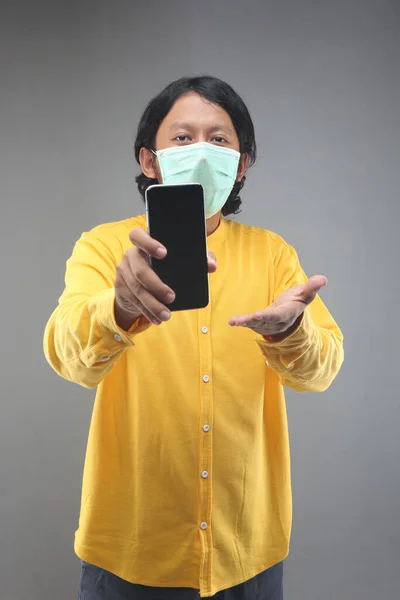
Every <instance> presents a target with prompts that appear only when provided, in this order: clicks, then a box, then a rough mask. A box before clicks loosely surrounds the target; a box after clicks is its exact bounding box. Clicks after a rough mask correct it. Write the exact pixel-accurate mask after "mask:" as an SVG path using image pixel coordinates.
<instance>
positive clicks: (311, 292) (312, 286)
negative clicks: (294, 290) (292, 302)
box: [300, 275, 328, 304]
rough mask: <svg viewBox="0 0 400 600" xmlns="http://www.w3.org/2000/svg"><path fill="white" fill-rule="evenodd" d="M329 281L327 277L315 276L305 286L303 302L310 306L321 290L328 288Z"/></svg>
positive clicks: (302, 292)
mask: <svg viewBox="0 0 400 600" xmlns="http://www.w3.org/2000/svg"><path fill="white" fill-rule="evenodd" d="M327 283H328V279H327V278H326V277H325V275H313V276H312V277H310V279H309V280H308V281H307V282H306V283H305V284H304V287H303V290H302V291H301V293H300V296H301V297H302V301H303V302H305V303H306V304H310V302H312V301H313V300H314V298H315V296H316V295H317V294H318V292H319V290H320V289H321V288H323V287H325V286H326V284H327Z"/></svg>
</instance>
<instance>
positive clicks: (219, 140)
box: [213, 135, 227, 144]
mask: <svg viewBox="0 0 400 600" xmlns="http://www.w3.org/2000/svg"><path fill="white" fill-rule="evenodd" d="M213 141H214V142H215V143H216V144H226V143H227V140H226V139H225V138H223V137H221V136H220V135H217V136H215V138H213Z"/></svg>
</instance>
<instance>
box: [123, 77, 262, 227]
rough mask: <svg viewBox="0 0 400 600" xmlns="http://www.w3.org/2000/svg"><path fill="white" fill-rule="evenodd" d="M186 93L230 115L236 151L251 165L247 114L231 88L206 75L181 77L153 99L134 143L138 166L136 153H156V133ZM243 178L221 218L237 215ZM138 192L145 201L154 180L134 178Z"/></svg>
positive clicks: (253, 147) (250, 124)
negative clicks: (236, 144)
mask: <svg viewBox="0 0 400 600" xmlns="http://www.w3.org/2000/svg"><path fill="white" fill-rule="evenodd" d="M188 92H196V93H197V94H199V95H200V96H203V97H204V98H206V99H207V100H209V101H210V102H213V103H214V104H218V105H219V106H221V108H223V109H224V110H226V112H227V113H228V114H229V116H230V118H231V120H232V123H233V126H234V127H235V130H236V133H237V136H238V138H239V148H240V152H241V154H248V156H249V162H248V166H249V167H250V166H251V165H253V164H254V162H255V160H256V155H257V147H256V140H255V135H254V125H253V121H252V120H251V116H250V113H249V111H248V109H247V107H246V105H245V103H244V102H243V100H242V99H241V98H240V96H239V95H238V94H237V93H236V92H235V90H234V89H232V88H231V86H230V85H228V84H227V83H225V82H224V81H221V80H220V79H217V78H216V77H211V76H209V75H203V76H201V77H183V78H181V79H178V80H177V81H174V82H172V83H170V84H169V85H167V87H166V88H164V89H163V91H162V92H161V93H160V94H158V96H156V97H155V98H153V99H152V100H151V101H150V102H149V104H148V105H147V108H146V110H145V111H144V113H143V115H142V118H141V119H140V122H139V126H138V130H137V135H136V140H135V146H134V148H135V158H136V160H137V162H138V163H139V164H140V162H139V152H140V149H141V148H147V149H148V150H155V139H156V135H157V131H158V129H159V127H160V125H161V123H162V121H163V120H164V119H165V117H166V116H167V114H168V113H169V111H170V110H171V108H172V105H173V104H174V103H175V102H176V100H177V99H178V98H179V97H180V96H182V95H183V94H186V93H188ZM245 179H246V177H245V176H244V177H243V178H242V180H241V181H236V182H235V185H234V186H233V188H232V191H231V193H230V195H229V198H228V199H227V201H226V202H225V204H224V206H223V208H222V214H223V215H224V216H227V215H231V214H237V213H238V212H239V209H240V205H241V204H242V201H241V199H240V196H239V192H240V190H241V189H242V187H243V185H244V182H245ZM136 183H137V184H138V189H139V192H140V194H141V196H142V198H143V199H144V197H145V191H146V189H147V188H148V187H149V186H150V185H153V184H154V183H157V180H156V179H152V178H150V177H147V176H146V175H145V174H144V173H140V175H138V176H137V177H136Z"/></svg>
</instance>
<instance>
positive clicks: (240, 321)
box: [228, 307, 284, 327]
mask: <svg viewBox="0 0 400 600" xmlns="http://www.w3.org/2000/svg"><path fill="white" fill-rule="evenodd" d="M228 323H229V325H232V326H234V327H259V326H260V325H261V324H264V325H267V324H269V325H270V326H271V327H276V326H281V327H282V324H283V323H284V318H283V316H282V315H281V314H280V312H279V311H278V310H277V309H275V308H272V307H271V308H267V309H265V310H259V311H257V312H255V313H253V314H251V315H241V316H237V317H231V318H230V319H229V321H228Z"/></svg>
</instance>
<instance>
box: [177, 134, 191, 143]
mask: <svg viewBox="0 0 400 600" xmlns="http://www.w3.org/2000/svg"><path fill="white" fill-rule="evenodd" d="M175 139H176V141H177V142H187V141H189V139H190V138H189V137H188V136H187V135H177V136H176V138H175Z"/></svg>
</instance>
